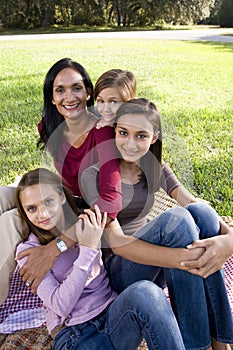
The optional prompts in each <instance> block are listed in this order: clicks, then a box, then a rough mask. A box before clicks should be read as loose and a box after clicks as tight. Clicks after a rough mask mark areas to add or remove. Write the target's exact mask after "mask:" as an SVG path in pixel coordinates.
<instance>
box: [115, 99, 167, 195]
mask: <svg viewBox="0 0 233 350" xmlns="http://www.w3.org/2000/svg"><path fill="white" fill-rule="evenodd" d="M126 114H131V115H144V116H145V117H146V118H147V119H148V121H149V122H150V123H151V124H152V126H153V132H154V135H156V134H158V139H157V140H156V142H155V143H152V144H151V145H150V149H149V151H148V152H147V154H145V155H144V156H143V157H142V158H141V159H140V166H141V169H142V171H143V173H144V175H145V177H146V180H147V184H148V190H149V192H155V191H157V190H158V189H159V187H160V179H161V166H162V128H161V117H160V114H159V112H158V109H157V107H156V105H155V104H154V103H153V102H151V101H149V100H148V99H146V98H136V99H132V100H130V101H127V102H125V103H123V104H122V105H121V106H120V107H119V109H118V110H117V112H116V116H115V119H114V121H115V125H117V121H118V119H119V118H120V117H121V116H122V115H126ZM132 118H133V117H132Z"/></svg>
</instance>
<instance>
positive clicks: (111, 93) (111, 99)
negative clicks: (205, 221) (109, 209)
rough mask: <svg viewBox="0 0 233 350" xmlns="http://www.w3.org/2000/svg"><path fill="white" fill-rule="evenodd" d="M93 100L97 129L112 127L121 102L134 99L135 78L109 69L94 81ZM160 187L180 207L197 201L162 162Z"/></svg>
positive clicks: (132, 75)
mask: <svg viewBox="0 0 233 350" xmlns="http://www.w3.org/2000/svg"><path fill="white" fill-rule="evenodd" d="M94 98H95V101H96V105H97V110H98V113H99V114H100V115H101V116H102V119H101V120H100V121H99V122H98V123H97V127H98V128H100V127H101V126H102V125H111V126H112V125H113V121H114V118H115V115H116V111H117V109H118V108H119V106H120V105H121V103H122V102H127V101H129V100H131V99H134V98H136V78H135V76H134V74H133V73H132V72H130V71H128V70H122V69H110V70H108V71H106V72H104V73H103V74H102V75H101V76H100V77H99V78H98V80H97V81H96V84H95V88H94ZM161 186H162V188H163V189H164V190H165V191H166V192H167V194H168V195H169V196H171V197H172V198H174V199H175V200H176V201H177V202H178V203H179V204H180V205H182V206H185V205H187V204H189V203H193V202H196V201H199V200H200V199H198V198H195V197H194V196H193V195H192V194H191V193H190V192H189V191H188V190H187V189H186V188H185V187H184V186H183V185H182V184H181V183H180V182H179V181H178V179H177V178H176V176H175V174H174V173H173V171H172V170H171V169H170V168H169V167H168V165H167V164H166V163H164V162H163V166H162V179H161Z"/></svg>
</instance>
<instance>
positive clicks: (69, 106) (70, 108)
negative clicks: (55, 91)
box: [63, 103, 79, 111]
mask: <svg viewBox="0 0 233 350" xmlns="http://www.w3.org/2000/svg"><path fill="white" fill-rule="evenodd" d="M78 107H79V103H76V104H75V105H63V108H65V109H66V110H67V111H72V110H74V109H77V108H78Z"/></svg>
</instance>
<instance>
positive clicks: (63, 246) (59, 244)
mask: <svg viewBox="0 0 233 350" xmlns="http://www.w3.org/2000/svg"><path fill="white" fill-rule="evenodd" d="M56 243H57V248H58V250H59V251H60V252H61V253H63V252H65V251H66V250H67V249H68V248H67V245H66V244H65V242H64V241H63V240H62V239H61V238H56Z"/></svg>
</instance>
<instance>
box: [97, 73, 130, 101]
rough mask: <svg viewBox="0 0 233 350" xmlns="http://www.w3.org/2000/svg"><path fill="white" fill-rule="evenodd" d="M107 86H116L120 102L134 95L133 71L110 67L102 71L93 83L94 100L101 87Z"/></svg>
mask: <svg viewBox="0 0 233 350" xmlns="http://www.w3.org/2000/svg"><path fill="white" fill-rule="evenodd" d="M109 87H117V88H118V89H119V93H120V95H121V97H122V102H126V101H128V100H131V99H133V98H135V97H136V78H135V76H134V75H133V73H132V72H130V71H128V70H121V69H110V70H108V71H107V72H105V73H103V74H102V75H101V76H100V77H99V78H98V80H97V82H96V84H95V88H94V98H95V100H96V99H97V96H98V95H99V94H100V92H101V91H102V90H103V89H106V88H109Z"/></svg>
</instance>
